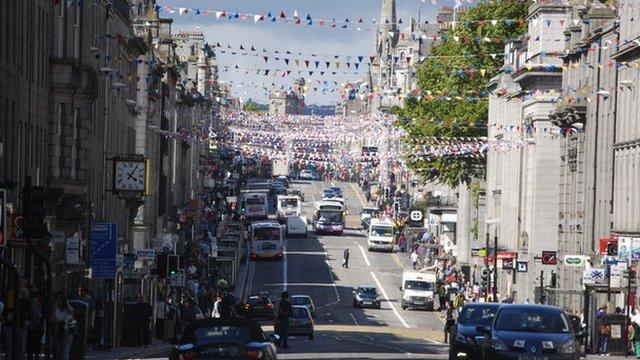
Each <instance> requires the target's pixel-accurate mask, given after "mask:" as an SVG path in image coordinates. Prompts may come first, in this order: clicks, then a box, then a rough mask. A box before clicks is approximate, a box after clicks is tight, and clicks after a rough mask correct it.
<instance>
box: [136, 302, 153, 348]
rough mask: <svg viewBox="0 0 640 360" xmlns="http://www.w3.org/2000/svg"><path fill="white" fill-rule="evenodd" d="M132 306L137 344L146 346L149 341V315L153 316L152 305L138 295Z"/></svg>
mask: <svg viewBox="0 0 640 360" xmlns="http://www.w3.org/2000/svg"><path fill="white" fill-rule="evenodd" d="M134 306H135V314H136V315H135V316H136V328H137V329H136V330H137V333H136V334H137V336H138V345H139V346H144V347H147V346H149V344H150V343H151V328H150V324H151V317H152V316H153V307H152V306H151V304H149V302H147V301H146V300H145V298H144V297H143V296H142V295H138V302H137V303H136V304H135V305H134Z"/></svg>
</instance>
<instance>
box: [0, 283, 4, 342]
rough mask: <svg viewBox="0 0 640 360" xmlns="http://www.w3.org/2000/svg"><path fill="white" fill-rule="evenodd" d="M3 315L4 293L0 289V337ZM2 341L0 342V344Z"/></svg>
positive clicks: (0, 335) (0, 336)
mask: <svg viewBox="0 0 640 360" xmlns="http://www.w3.org/2000/svg"><path fill="white" fill-rule="evenodd" d="M3 315H4V295H3V293H2V291H0V339H1V338H2V322H3V321H2V320H3ZM1 343H2V342H0V344H1Z"/></svg>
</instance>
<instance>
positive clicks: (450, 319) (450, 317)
mask: <svg viewBox="0 0 640 360" xmlns="http://www.w3.org/2000/svg"><path fill="white" fill-rule="evenodd" d="M446 307H447V313H446V315H445V319H446V322H445V324H444V343H445V344H447V343H448V342H449V335H451V329H452V328H453V327H454V326H455V324H456V316H455V309H454V307H453V305H452V304H451V303H447V304H446Z"/></svg>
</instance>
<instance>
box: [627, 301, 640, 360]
mask: <svg viewBox="0 0 640 360" xmlns="http://www.w3.org/2000/svg"><path fill="white" fill-rule="evenodd" d="M631 327H632V329H633V331H632V334H633V335H632V336H630V337H629V341H631V343H632V344H633V353H634V355H635V356H636V359H640V311H638V309H633V311H632V315H631Z"/></svg>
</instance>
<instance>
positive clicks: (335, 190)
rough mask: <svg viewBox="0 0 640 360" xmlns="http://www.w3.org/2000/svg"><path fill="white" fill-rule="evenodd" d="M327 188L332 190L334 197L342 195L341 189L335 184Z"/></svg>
mask: <svg viewBox="0 0 640 360" xmlns="http://www.w3.org/2000/svg"><path fill="white" fill-rule="evenodd" d="M329 190H332V191H333V193H334V194H336V197H339V198H341V197H342V189H340V188H339V187H337V186H332V187H330V188H329Z"/></svg>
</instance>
